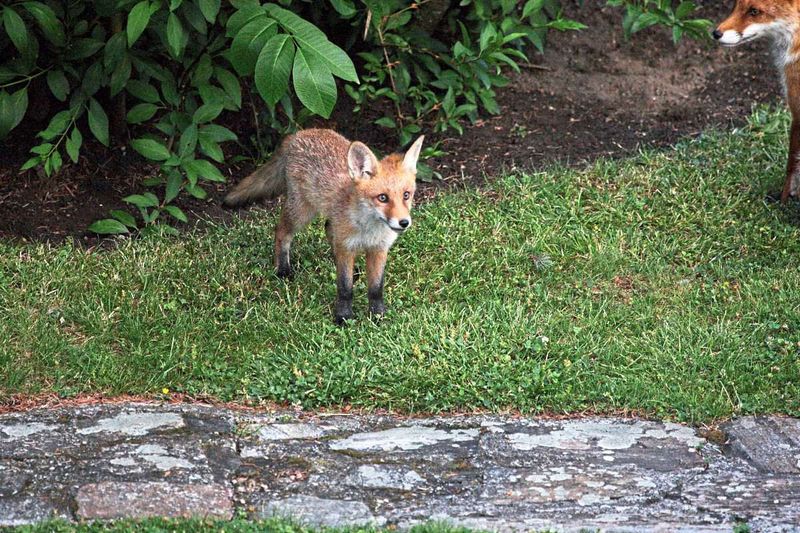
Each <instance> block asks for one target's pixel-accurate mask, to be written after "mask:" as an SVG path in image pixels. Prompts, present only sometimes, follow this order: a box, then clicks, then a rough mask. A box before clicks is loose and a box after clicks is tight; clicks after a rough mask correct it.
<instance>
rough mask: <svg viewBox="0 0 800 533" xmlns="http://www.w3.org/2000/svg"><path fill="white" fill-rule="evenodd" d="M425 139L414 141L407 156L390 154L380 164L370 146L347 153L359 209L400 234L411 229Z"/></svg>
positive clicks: (354, 147) (358, 145)
mask: <svg viewBox="0 0 800 533" xmlns="http://www.w3.org/2000/svg"><path fill="white" fill-rule="evenodd" d="M423 139H425V136H424V135H423V136H421V137H420V138H419V139H417V140H416V141H414V144H412V145H411V148H409V149H408V151H407V152H406V153H405V155H401V154H391V155H388V156H386V157H384V158H383V159H382V160H380V161H378V158H377V157H375V154H373V153H372V150H370V149H369V148H368V147H367V145H365V144H364V143H360V142H358V141H356V142H353V143H351V144H350V148H349V149H348V151H347V167H348V169H349V171H350V177H352V178H353V186H354V187H355V191H356V196H357V198H358V202H359V206H360V207H361V208H362V209H363V210H364V211H366V213H367V214H368V215H374V217H375V219H376V220H378V221H381V222H382V223H385V224H387V225H388V226H389V227H390V228H391V229H392V230H394V231H395V232H397V233H402V232H404V231H405V230H407V229H408V228H409V227H411V205H412V204H413V202H414V192H415V191H416V190H417V160H418V159H419V152H420V150H421V149H422V141H423Z"/></svg>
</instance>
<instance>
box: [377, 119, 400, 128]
mask: <svg viewBox="0 0 800 533" xmlns="http://www.w3.org/2000/svg"><path fill="white" fill-rule="evenodd" d="M375 124H377V125H378V126H383V127H384V128H392V129H394V128H395V127H396V126H395V123H394V120H393V119H392V118H390V117H382V118H379V119H378V120H376V121H375Z"/></svg>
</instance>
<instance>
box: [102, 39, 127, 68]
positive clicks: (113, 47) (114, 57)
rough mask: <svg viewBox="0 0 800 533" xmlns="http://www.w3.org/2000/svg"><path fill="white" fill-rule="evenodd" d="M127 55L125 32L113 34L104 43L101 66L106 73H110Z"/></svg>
mask: <svg viewBox="0 0 800 533" xmlns="http://www.w3.org/2000/svg"><path fill="white" fill-rule="evenodd" d="M127 55H128V45H127V38H126V37H125V32H120V33H115V34H114V35H112V36H111V38H110V39H109V40H108V41H107V42H106V46H105V50H103V66H105V67H106V71H111V70H113V69H114V68H115V67H116V66H117V64H119V62H120V61H122V60H123V58H125V57H126V56H127Z"/></svg>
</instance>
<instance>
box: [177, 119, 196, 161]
mask: <svg viewBox="0 0 800 533" xmlns="http://www.w3.org/2000/svg"><path fill="white" fill-rule="evenodd" d="M195 148H197V124H191V125H190V126H189V127H188V128H186V129H185V130H183V133H182V134H181V140H180V142H179V143H178V155H179V156H180V157H181V158H184V157H186V156H188V155H190V154H193V153H194V150H195Z"/></svg>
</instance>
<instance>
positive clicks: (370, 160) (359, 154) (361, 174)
mask: <svg viewBox="0 0 800 533" xmlns="http://www.w3.org/2000/svg"><path fill="white" fill-rule="evenodd" d="M347 168H348V169H349V170H350V177H352V178H353V179H357V180H358V179H367V180H368V179H370V178H371V177H372V176H374V175H375V173H376V172H377V171H378V159H377V158H376V157H375V154H373V153H372V150H370V149H369V148H368V147H367V145H366V144H364V143H360V142H358V141H356V142H353V143H351V144H350V149H349V150H347Z"/></svg>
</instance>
